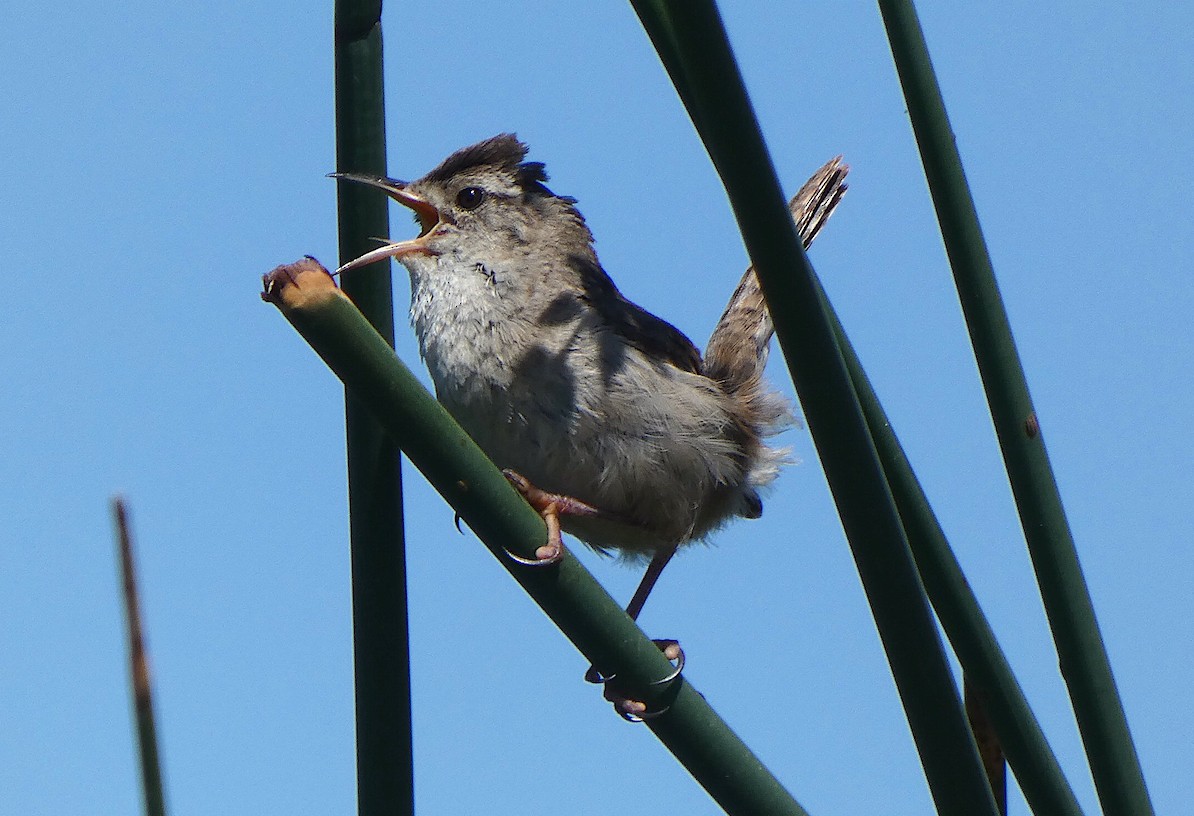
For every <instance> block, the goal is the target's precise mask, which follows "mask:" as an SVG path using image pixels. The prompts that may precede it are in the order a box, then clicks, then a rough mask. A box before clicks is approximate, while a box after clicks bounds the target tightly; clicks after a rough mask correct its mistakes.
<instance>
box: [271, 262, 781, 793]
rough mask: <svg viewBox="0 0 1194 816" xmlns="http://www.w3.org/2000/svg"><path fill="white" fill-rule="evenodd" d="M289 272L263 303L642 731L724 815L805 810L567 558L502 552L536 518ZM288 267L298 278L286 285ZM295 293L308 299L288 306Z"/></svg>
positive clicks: (526, 540) (314, 270)
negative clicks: (377, 425) (634, 714)
mask: <svg viewBox="0 0 1194 816" xmlns="http://www.w3.org/2000/svg"><path fill="white" fill-rule="evenodd" d="M285 269H287V270H290V271H289V272H287V273H286V274H281V275H276V276H275V284H274V286H273V287H271V290H270V291H271V292H272V294H271V295H270V296H269V298H268V299H270V300H272V301H273V302H275V303H277V304H278V305H279V307H280V308H281V309H282V311H283V313H284V314H285V315H286V318H287V319H288V320H289V321H290V322H291V324H292V325H293V326H294V327H295V328H296V329H297V330H298V331H299V333H300V334H302V335H303V337H304V338H305V339H306V340H307V342H309V343H310V344H311V346H312V348H314V349H315V351H316V352H317V353H318V354H319V355H320V356H321V357H322V358H323V360H324V361H325V362H326V363H327V364H328V366H329V367H330V368H331V369H332V371H333V372H335V373H336V375H337V376H338V377H340V379H341V380H342V381H343V382H344V385H345V387H346V388H347V389H348V390H349V391H351V392H352V393H353V394H354V395H355V396H356V398H358V399H359V400H361V403H362V404H363V405H365V406H366V407H367V408H368V410H370V411H371V412H372V413H373V414H374V415H375V416H377V417H378V419H379V420H380V421H381V422H382V424H383V425H384V427H385V429H386V431H387V432H388V433H390V434H391V435H392V436H393V438H394V439H395V440H396V442H397V443H398V445H399V446H401V448H402V451H403V452H404V453H405V454H406V455H407V456H408V457H409V458H410V461H411V462H412V463H413V464H414V465H415V467H417V468H418V469H419V470H420V471H422V473H423V475H424V476H426V477H427V480H428V481H429V482H430V483H431V485H432V486H433V487H435V489H436V490H438V491H439V492H440V494H441V495H442V496H443V497H444V498H445V499H446V500H447V501H448V503H449V504H451V505H452V507H453V508H454V509H455V510H456V511H457V512H458V513H459V514H460V517H461V519H463V521H464V522H465V523H466V524H468V526H469V527H470V528H471V529H472V530H473V531H474V532H475V533H476V534H477V536H478V537H479V538H480V539H481V541H482V542H483V543H484V544H485V546H486V547H487V548H488V549H489V551H490V552H491V553H493V555H494V556H495V557H496V558H497V559H498V561H499V563H500V564H501V565H502V566H503V567H504V568H505V569H506V570H507V571H508V572H509V573H510V574H511V575H512V576H513V577H514V579H515V580H516V581H518V583H519V584H521V585H522V587H523V588H524V589H525V590H526V591H527V593H528V594H530V595H531V597H532V598H533V599H534V600H535V601H536V602H537V603H538V604H539V605H540V607H542V609H543V611H544V612H545V613H547V615H548V616H549V617H550V618H551V619H552V621H553V622H554V623H555V624H556V625H557V626H559V628H560V630H561V631H562V632H563V633H564V634H565V635H566V636H567V637H568V638H569V639H570V640H571V641H572V642H573V643H574V644H575V645H576V647H577V648H578V649H579V650H580V651H581V653H582V654H584V656H585V657H586V658H588V660H590V661H591V662H592V664H593V665H594V666H596V667H597V668H598V669H599V670H600V671H601V673H602V675H604V676H606V677H614V676H616V678H617V683H618V685H617V690H618V691H619V693H621V694H623V695H624V696H626V697H627V698H630V699H635V700H642V701H643V702H645V703H647V704H648V706H649V707H650V709H652V710H658V709H664V708H666V709H667V710H666V712H665V713H663V714H662V715H661V716H659V717H657V718H654V719H650V720H648V725H649V727H650V728H651V730H652V731H653V732H654V733H655V735H656V736H657V737H658V738H659V739H660V741H662V742H663V743H664V744H665V745H666V746H667V747H668V748H669V749H670V750H671V751H672V753H673V754H675V756H676V758H677V759H679V760H680V762H681V763H683V764H684V766H685V767H686V768H687V769H688V770H689V772H690V773H691V774H692V775H693V777H694V778H696V780H697V781H698V782H699V783H700V784H701V785H702V786H703V787H704V788H705V790H706V791H708V792H709V795H710V796H712V797H713V798H714V799H715V800H716V801H717V802H718V804H720V805H721V806H722V807H723V808H724V809H725V810H726V811H727V812H728V813H733V814H775V816H800V815H801V814H804V813H805V811H804V810H803V809H802V808H801V807H800V805H799V804H797V803H796V801H795V800H794V799H793V798H792V797H791V795H790V794H789V793H788V792H787V791H786V790H784V788H783V786H782V785H780V783H779V782H778V781H777V780H776V779H775V777H774V776H773V775H772V774H771V772H770V771H768V770H767V768H766V767H765V766H764V765H763V764H762V763H761V762H759V760H758V758H757V757H755V756H754V755H753V754H752V753H751V752H750V750H749V749H748V748H747V747H746V745H745V744H743V743H742V741H741V740H740V739H739V738H738V737H737V735H735V734H734V733H733V731H731V730H730V729H729V727H728V726H727V725H726V724H725V722H724V721H722V720H721V718H720V717H718V715H717V713H716V712H715V711H713V709H712V708H710V706H709V704H708V703H707V702H706V701H705V699H704V697H702V696H701V695H700V694H699V693H698V692H697V691H696V690H695V689H694V688H693V687H692V686H691V685H690V684H689V683H688V682H687V681H686V680H685V678H684V677H683V676H682V675H681V676H680V677H678V678H677V679H676V680H674V681H670V682H660V681H661V680H664V679H665V678H667V677H668V676H670V675H671V674H672V666H671V664H670V663H668V661H667V660H666V659H665V658H664V657H663V655H662V654H661V653H660V651H659V649H658V647H656V646H655V644H654V643H652V642H651V641H650V640H649V639H648V638H647V637H646V636H645V635H644V634H643V633H642V631H641V630H640V629H639V628H638V627H637V626H636V625H635V623H634V621H632V620H631V619H630V618H629V617H628V616H627V615H626V613H625V611H623V609H622V608H621V607H620V606H619V605H618V604H617V603H616V602H615V601H614V600H613V599H612V598H611V597H610V596H609V594H608V593H607V592H606V591H605V590H604V589H603V588H602V587H601V585H600V584H598V583H597V582H596V581H595V580H594V579H593V577H592V576H591V575H590V574H589V573H588V572H587V571H586V570H585V568H584V567H583V566H582V565H581V563H580V562H579V561H577V560H576V558H575V557H573V556H572V555H571V553H568V552H565V555H564V559H563V560H562V561H561V562H560V563H558V564H556V565H553V566H549V567H536V566H527V565H525V564H521V563H519V562H517V561H515V560H514V559H512V558H510V557H509V553H514V554H516V555H519V556H521V557H523V558H532V557H533V556H534V553H535V550H536V549H538V547H539V546H541V545H542V544H543V542H544V541H545V538H546V534H547V531H546V527H545V525H544V523H543V520H542V519H541V518H540V517H539V515H538V514H537V513H535V511H534V510H532V509H531V508H530V506H529V505H528V504H527V503H526V501H525V500H524V499H523V498H522V496H520V495H519V494H518V493H517V492H515V490H514V489H513V488H512V487H511V486H510V484H509V483H508V482H507V481H506V479H505V477H503V476H502V474H501V473H500V471H498V469H497V467H496V466H494V464H493V463H492V462H490V460H489V459H488V458H486V456H485V454H484V453H483V452H482V451H481V449H480V448H478V447H477V445H476V443H474V442H473V441H472V439H470V438H469V437H468V435H467V434H466V433H465V432H464V431H463V430H462V429H461V428H460V426H459V425H457V424H456V422H455V421H454V420H453V419H452V418H451V417H450V416H449V415H448V413H447V412H446V411H445V410H444V408H443V406H441V405H440V404H439V403H438V402H437V401H436V400H435V398H434V397H433V396H432V395H431V394H429V393H428V392H427V390H426V389H425V388H424V387H423V386H422V385H421V384H420V383H419V381H418V380H417V379H416V378H415V376H414V374H412V373H411V372H410V370H409V369H408V368H407V367H406V366H405V365H403V364H402V362H401V361H400V360H399V359H398V358H397V357H395V356H394V353H393V350H392V349H391V348H390V347H389V346H388V345H387V344H386V342H385V341H384V340H383V339H382V338H381V337H380V336H379V335H378V334H377V332H376V331H374V330H373V329H372V328H371V327H370V326H369V324H368V323H367V322H366V321H365V320H364V318H363V317H362V316H361V314H360V312H358V311H357V309H356V308H354V307H353V305H352V303H351V302H350V301H349V300H348V299H347V298H345V297H342V296H341V295H340V294H339V292H338V291H337V290H336V289H335V288H334V286H333V285H332V284H331V283H330V279H327V277H326V273H324V272H322V270H320V269H319V267H318V265H317V264H315V263H314V262H313V261H304V262H300V263H299V264H296V265H294V266H293V267H288V268H285ZM294 270H300V271H302V270H305V271H303V272H302V274H300V275H296V276H295V278H294V280H296V281H297V282H293V283H292V282H290V281H291V278H290V274H292V273H293V271H294ZM296 290H297V291H298V292H299V293H300V294H301V293H302V292H304V291H306V292H311V291H313V292H315V294H313V295H310V296H308V295H301V296H300V297H298V298H297V299H294V300H288V298H289V297H290V294H293V293H294V292H295V291H296ZM288 293H290V294H288ZM611 716H612V715H611Z"/></svg>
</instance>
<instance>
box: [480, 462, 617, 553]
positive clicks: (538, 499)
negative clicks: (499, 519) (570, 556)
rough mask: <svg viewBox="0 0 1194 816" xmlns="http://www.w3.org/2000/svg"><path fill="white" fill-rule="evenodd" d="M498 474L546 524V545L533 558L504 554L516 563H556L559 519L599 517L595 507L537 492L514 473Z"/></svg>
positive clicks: (560, 544)
mask: <svg viewBox="0 0 1194 816" xmlns="http://www.w3.org/2000/svg"><path fill="white" fill-rule="evenodd" d="M502 475H503V476H505V477H506V480H507V481H509V482H510V484H512V485H514V489H515V490H517V491H518V492H519V493H521V494H522V497H523V498H524V499H526V500H527V504H529V505H530V506H531V507H533V508H535V510H536V512H538V513H539V515H541V516H543V521H544V522H545V523H546V524H547V543H546V544H544V545H543V546H542V547H540V548H539V549H537V550H535V557H534V558H523V557H522V556H520V555H515V554H514V553H512V552H510V551H509V550H507V551H506V554H507V555H509V556H510V557H511V558H513V559H514V560H515V561H517V562H518V563H520V564H527V565H528V566H533V567H546V566H549V565H551V564H556V563H559V561H560V560H561V559H563V557H564V542H563V540H562V539H561V538H560V516H561V515H570V516H600V515H603V513H602V512H601V511H600V510H598V509H597V508H596V507H593V506H591V505H588V504H585V503H584V502H582V501H581V500H580V499H574V498H572V497H571V496H562V495H560V494H559V493H548V492H547V491H546V490H540V489H539V488H537V487H535V486H534V485H533V484H531V482H530V480H529V479H527V478H526V477H525V476H523V475H522V474H520V473H516V472H515V471H513V470H510V469H509V468H506V469H505V470H503V471H502Z"/></svg>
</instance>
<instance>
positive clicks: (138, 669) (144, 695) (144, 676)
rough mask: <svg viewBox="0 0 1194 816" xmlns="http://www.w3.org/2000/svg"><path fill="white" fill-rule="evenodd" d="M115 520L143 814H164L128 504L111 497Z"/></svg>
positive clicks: (160, 765) (152, 815)
mask: <svg viewBox="0 0 1194 816" xmlns="http://www.w3.org/2000/svg"><path fill="white" fill-rule="evenodd" d="M112 515H113V517H114V518H115V521H116V538H117V548H118V550H119V554H120V576H121V584H122V585H123V590H124V591H123V595H124V616H125V622H126V623H127V624H128V636H129V679H130V681H131V685H132V689H133V711H134V713H135V717H136V721H137V747H138V749H139V755H140V760H141V791H142V794H143V796H144V803H145V814H146V816H166V794H165V792H164V790H163V786H162V762H161V757H160V755H159V754H158V732H157V726H156V725H155V724H154V716H153V683H152V682H151V681H150V678H149V658H148V654H147V652H146V649H145V632H144V628H143V627H142V624H141V597H140V595H139V594H138V593H137V564H136V562H135V560H134V559H133V535H132V530H131V528H130V524H129V511H128V505H126V504H125V501H124V499H122V498H115V499H113V500H112Z"/></svg>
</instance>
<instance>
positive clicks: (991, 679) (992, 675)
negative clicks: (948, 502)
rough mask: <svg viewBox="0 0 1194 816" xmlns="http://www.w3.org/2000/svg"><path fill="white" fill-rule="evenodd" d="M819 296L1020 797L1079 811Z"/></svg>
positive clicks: (926, 578) (1077, 815) (926, 577)
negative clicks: (1021, 792) (1009, 766)
mask: <svg viewBox="0 0 1194 816" xmlns="http://www.w3.org/2000/svg"><path fill="white" fill-rule="evenodd" d="M818 288H820V287H819V284H818ZM821 297H822V302H823V303H824V305H825V311H826V313H827V314H828V315H829V317H830V319H831V321H832V322H833V328H834V333H835V334H836V336H837V339H838V345H839V346H840V347H841V349H842V353H843V354H844V356H845V360H846V368H847V369H848V370H849V372H850V380H851V382H852V383H853V384H854V389H855V391H856V392H857V393H858V398H859V401H860V402H861V403H862V409H863V413H864V415H865V416H866V421H867V426H868V427H869V428H870V430H871V434H872V436H873V437H874V439H875V445H876V447H877V448H878V451H879V458H880V460H881V461H882V462H883V471H884V473H886V474H887V480H888V483H889V484H890V485H891V489H892V493H893V495H894V496H895V500H896V507H897V508H898V509H899V513H900V518H901V519H902V521H903V523H904V529H905V530H906V531H907V532H908V544H909V546H910V547H911V548H912V555H913V557H914V558H915V559H916V567H917V571H918V572H919V573H920V577H921V580H922V581H923V582H924V586H925V591H926V592H927V593H928V595H929V600H930V601H931V602H932V604H933V608H934V610H936V612H937V618H938V620H940V621H941V627H942V629H944V630H945V634H946V636H947V637H948V638H949V641H950V644H951V645H952V646H953V649H954V653H955V654H957V656H958V660H959V662H961V664H962V669H963V671H964V672H965V675H966V678H967V681H968V683H970V684H971V685H972V687H973V688H974V690H975V692H976V693H977V694H978V695H979V696H980V697H981V699H982V703H983V707H984V708H985V709H986V711H987V713H988V714H989V715H990V719H991V722H992V724H993V725H994V727H995V732H996V734H997V735H998V737H999V742H1000V745H1001V746H1002V748H1003V751H1004V752H1005V753H1006V754H1007V758H1008V763H1009V764H1010V765H1011V767H1012V771H1013V772H1014V773H1015V775H1016V781H1017V782H1018V783H1019V785H1020V789H1021V791H1023V793H1024V798H1025V799H1026V800H1027V802H1028V805H1029V807H1031V808H1032V811H1033V812H1034V813H1038V814H1042V815H1043V814H1050V816H1081V814H1082V810H1081V808H1080V807H1079V806H1078V800H1077V799H1076V798H1075V797H1074V793H1073V791H1072V790H1071V789H1070V786H1069V783H1068V782H1067V781H1066V778H1065V775H1064V774H1063V773H1062V771H1061V766H1060V765H1058V763H1057V759H1056V757H1055V756H1054V755H1053V751H1052V750H1051V749H1050V748H1049V743H1048V741H1047V740H1046V739H1045V734H1044V732H1043V731H1042V730H1041V727H1040V725H1039V724H1038V723H1037V720H1036V717H1035V716H1034V715H1033V713H1032V709H1031V708H1029V706H1028V700H1027V699H1026V698H1025V697H1024V692H1023V691H1022V690H1021V689H1020V684H1019V683H1018V682H1017V681H1016V678H1015V675H1013V674H1012V669H1011V666H1010V665H1009V664H1008V662H1007V658H1006V657H1005V656H1004V654H1003V650H1002V649H1000V648H999V643H998V641H997V640H996V639H995V633H994V632H993V631H992V630H991V627H990V625H989V624H988V623H987V619H986V617H985V616H984V615H983V612H982V609H981V608H980V607H979V605H978V599H977V598H975V596H974V592H973V590H971V589H970V584H969V582H968V581H967V580H966V576H965V575H964V574H963V572H962V567H961V565H960V564H959V563H958V560H957V558H956V557H955V556H954V553H953V550H952V549H951V548H950V546H949V541H947V540H946V537H945V533H944V531H943V530H942V529H941V525H940V524H939V523H938V521H937V516H936V514H934V513H933V508H932V507H931V506H930V505H929V500H928V498H927V497H926V496H925V494H924V490H923V489H922V488H921V486H920V482H919V480H917V478H916V473H915V472H914V471H913V470H912V465H911V464H910V463H909V462H908V458H907V456H906V455H905V454H904V449H903V447H902V446H901V445H900V440H899V438H898V437H897V436H896V434H895V430H894V429H893V428H892V426H891V423H890V421H889V420H888V418H887V414H886V412H885V411H884V410H883V406H882V404H881V403H880V402H879V398H878V396H877V395H876V394H875V390H874V388H872V387H871V382H870V379H869V378H868V377H867V375H866V371H864V370H863V367H862V363H861V362H860V361H859V359H858V355H857V354H856V353H855V352H854V346H853V344H851V342H850V339H849V337H847V336H846V332H845V330H844V329H843V328H842V325H841V322H840V321H839V320H838V319H837V314H836V313H835V312H834V310H833V307H832V305H831V304H830V303H829V300H828V298H826V297H825V293H824V291H823V290H822V291H821Z"/></svg>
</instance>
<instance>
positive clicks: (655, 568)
mask: <svg viewBox="0 0 1194 816" xmlns="http://www.w3.org/2000/svg"><path fill="white" fill-rule="evenodd" d="M676 548H677V545H675V544H669V545H668V546H666V547H664V548H663V549H661V550H656V551H655V555H653V556H651V563H650V564H648V565H647V571H646V572H645V573H643V580H641V581H639V582H638V589H636V590H635V591H634V597H633V598H631V599H630V603H629V604H627V606H626V614H627V615H629V616H630V619H631V620H633V621H637V620H638V615H639V613H640V612H642V611H643V605H644V604H645V603H646V602H647V596H648V595H650V594H651V590H652V589H654V588H655V582H656V581H658V580H659V576H660V575H661V574H662V573H663V568H664V567H666V566H667V565H668V562H669V561H671V560H672V556H673V555H675V554H676Z"/></svg>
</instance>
